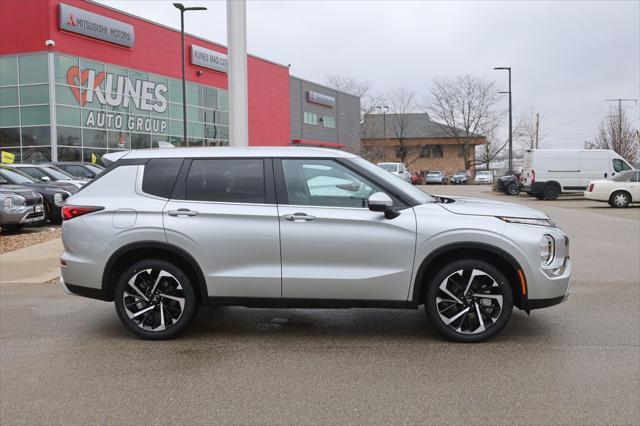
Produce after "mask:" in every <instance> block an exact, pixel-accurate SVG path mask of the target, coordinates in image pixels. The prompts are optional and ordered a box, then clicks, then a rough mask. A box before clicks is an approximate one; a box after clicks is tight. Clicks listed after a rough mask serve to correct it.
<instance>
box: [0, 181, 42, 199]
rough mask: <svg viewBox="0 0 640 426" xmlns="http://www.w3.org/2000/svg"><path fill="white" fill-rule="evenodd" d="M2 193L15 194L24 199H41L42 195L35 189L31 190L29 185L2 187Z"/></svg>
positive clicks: (0, 187) (0, 186)
mask: <svg viewBox="0 0 640 426" xmlns="http://www.w3.org/2000/svg"><path fill="white" fill-rule="evenodd" d="M2 193H14V194H18V195H22V196H23V197H27V198H30V197H39V196H40V193H39V192H38V191H37V190H36V189H35V188H30V187H29V186H27V185H4V184H3V185H0V194H2Z"/></svg>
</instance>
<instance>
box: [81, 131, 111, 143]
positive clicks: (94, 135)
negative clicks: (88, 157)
mask: <svg viewBox="0 0 640 426" xmlns="http://www.w3.org/2000/svg"><path fill="white" fill-rule="evenodd" d="M82 145H83V146H84V147H85V148H86V147H91V148H106V147H107V132H106V131H105V130H89V129H82Z"/></svg>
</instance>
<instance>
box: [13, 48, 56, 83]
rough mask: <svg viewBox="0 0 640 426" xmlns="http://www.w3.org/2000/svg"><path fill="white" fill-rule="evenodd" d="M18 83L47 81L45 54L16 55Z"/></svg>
mask: <svg viewBox="0 0 640 426" xmlns="http://www.w3.org/2000/svg"><path fill="white" fill-rule="evenodd" d="M18 67H19V74H18V75H19V78H20V84H21V85H22V84H34V83H47V82H48V81H49V76H48V72H47V70H48V64H47V55H46V54H41V55H24V56H19V57H18Z"/></svg>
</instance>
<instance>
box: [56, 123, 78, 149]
mask: <svg viewBox="0 0 640 426" xmlns="http://www.w3.org/2000/svg"><path fill="white" fill-rule="evenodd" d="M56 130H57V133H58V146H61V145H62V146H65V145H66V146H80V145H81V143H82V139H81V138H82V134H81V132H80V129H78V128H76V127H64V126H58V127H57V129H56Z"/></svg>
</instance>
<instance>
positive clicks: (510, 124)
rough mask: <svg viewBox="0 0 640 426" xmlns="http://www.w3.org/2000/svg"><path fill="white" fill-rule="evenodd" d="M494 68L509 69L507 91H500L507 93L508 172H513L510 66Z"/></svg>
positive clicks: (496, 68)
mask: <svg viewBox="0 0 640 426" xmlns="http://www.w3.org/2000/svg"><path fill="white" fill-rule="evenodd" d="M494 70H507V71H509V91H507V92H500V93H508V94H509V174H510V175H512V174H513V113H512V108H511V67H495V68H494Z"/></svg>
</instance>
